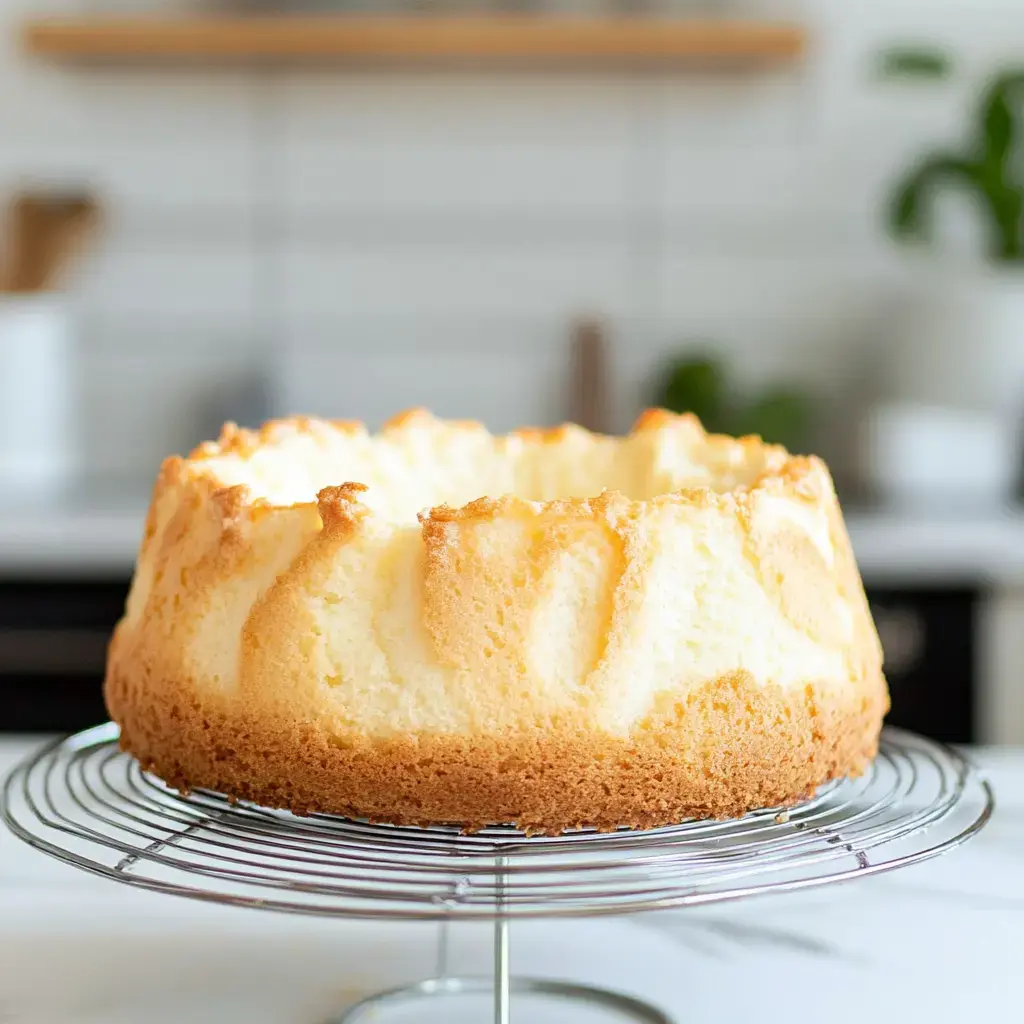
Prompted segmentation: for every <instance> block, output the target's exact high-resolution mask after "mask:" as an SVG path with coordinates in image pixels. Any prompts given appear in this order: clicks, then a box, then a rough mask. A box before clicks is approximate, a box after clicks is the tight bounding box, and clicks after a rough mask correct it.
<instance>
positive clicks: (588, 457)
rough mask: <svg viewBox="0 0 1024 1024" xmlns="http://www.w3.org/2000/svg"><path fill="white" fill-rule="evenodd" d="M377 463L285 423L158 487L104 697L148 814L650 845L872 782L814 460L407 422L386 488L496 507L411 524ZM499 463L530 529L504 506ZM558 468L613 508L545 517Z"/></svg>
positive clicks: (872, 722) (569, 506) (636, 437)
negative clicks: (713, 820)
mask: <svg viewBox="0 0 1024 1024" xmlns="http://www.w3.org/2000/svg"><path fill="white" fill-rule="evenodd" d="M375 443H377V442H375V441H373V440H372V439H369V438H368V436H367V435H366V432H365V431H364V430H362V428H361V427H360V426H359V425H354V424H330V423H325V422H322V421H315V420H292V421H282V422H278V423H272V424H269V425H267V426H266V427H265V428H263V430H261V431H260V432H259V433H258V434H256V433H251V432H245V431H238V430H235V429H231V428H229V429H226V430H225V432H224V434H223V435H222V437H221V440H220V442H219V443H217V444H211V445H204V446H202V447H201V448H200V449H198V450H197V451H196V452H194V453H193V454H192V455H191V456H190V457H189V458H188V459H181V458H171V459H168V460H167V461H166V462H165V464H164V466H163V468H162V470H161V473H160V476H159V478H158V480H157V484H156V487H155V490H154V494H153V501H152V504H151V508H150V513H149V516H148V518H147V522H146V530H145V536H144V539H143V543H142V548H141V551H140V555H139V561H138V566H137V569H136V574H135V579H134V582H133V586H132V591H131V594H130V597H129V600H128V606H127V609H126V613H125V616H124V618H123V619H122V621H121V623H120V624H119V625H118V628H117V630H116V632H115V635H114V638H113V641H112V643H111V648H110V653H109V658H108V667H107V676H106V682H105V696H106V701H107V706H108V709H109V711H110V714H111V717H112V718H113V719H114V720H115V721H116V722H117V723H119V725H120V727H121V742H122V746H123V747H124V748H125V749H126V750H128V751H130V752H131V753H132V754H134V755H135V756H136V757H137V758H138V759H139V761H140V762H141V763H142V764H143V765H144V766H146V767H147V768H148V769H150V770H152V771H153V772H155V773H156V774H157V775H159V776H160V777H161V778H163V779H164V780H166V781H167V782H168V783H170V784H171V785H173V786H177V787H181V788H204V789H211V790H216V791H219V792H223V793H225V794H228V795H230V796H234V797H237V798H240V799H245V800H250V801H254V802H257V803H261V804H264V805H267V806H273V807H282V808H287V809H290V810H293V811H297V812H300V813H302V812H314V811H319V812H325V813H334V814H341V815H346V816H352V817H365V818H371V819H375V820H381V821H388V822H394V823H402V824H409V823H412V824H426V823H430V822H445V823H456V824H461V825H463V826H465V827H467V828H478V827H481V826H484V825H487V824H491V823H496V822H513V823H515V824H517V825H519V826H520V827H522V828H524V829H527V830H530V831H537V832H541V831H547V832H551V831H557V830H560V829H563V828H569V827H574V826H578V825H589V826H594V827H598V828H602V829H611V828H616V827H619V826H623V825H626V826H631V827H636V828H650V827H654V826H658V825H665V824H670V823H674V822H678V821H680V820H683V819H685V818H691V817H729V816H734V815H739V814H742V813H744V812H746V811H748V810H751V809H755V808H761V807H772V806H777V805H783V804H787V803H791V802H793V801H796V800H799V799H802V798H804V797H806V796H808V795H810V794H811V793H812V792H813V790H814V789H815V788H816V787H817V786H819V785H821V784H822V783H824V782H826V781H829V780H832V779H836V778H840V777H843V776H847V775H852V774H857V773H859V772H861V771H863V770H864V768H865V767H866V765H867V764H868V762H869V761H870V759H871V758H872V757H873V756H874V754H875V752H876V750H877V744H878V737H879V732H880V729H881V723H882V719H883V717H884V715H885V713H886V711H887V710H888V691H887V688H886V683H885V679H884V677H883V674H882V659H881V650H880V646H879V644H878V638H877V634H876V632H875V629H874V625H873V623H872V621H871V616H870V611H869V609H868V605H867V601H866V598H865V596H864V591H863V587H862V584H861V581H860V576H859V574H858V572H857V568H856V564H855V562H854V559H853V554H852V551H851V549H850V544H849V539H848V537H847V535H846V530H845V527H844V525H843V521H842V516H841V513H840V510H839V506H838V502H837V500H836V497H835V493H834V490H833V488H832V484H831V480H830V478H829V476H828V471H827V469H826V468H825V466H824V464H823V463H821V462H820V461H819V460H817V459H814V458H804V457H794V456H789V455H788V453H786V452H785V451H784V450H782V449H778V448H774V447H772V446H766V445H762V444H761V443H760V442H759V441H758V440H757V439H753V438H745V439H742V440H739V441H734V440H732V439H727V438H715V437H709V436H708V435H705V434H704V432H703V431H702V429H701V428H700V425H699V424H698V423H696V421H695V420H693V418H692V417H676V416H672V415H671V414H668V413H664V412H661V411H653V412H650V413H648V414H646V415H645V416H644V417H642V418H641V421H640V423H639V424H638V426H637V427H636V428H635V430H634V432H633V434H632V435H631V436H630V438H628V439H626V440H625V441H621V442H620V441H619V440H616V439H607V438H598V437H596V436H594V435H589V434H587V433H586V432H583V431H580V430H579V428H560V429H558V430H554V431H544V432H528V431H523V432H520V433H518V434H516V435H512V436H511V437H510V438H507V439H500V438H491V437H490V435H487V434H486V432H485V431H483V430H482V428H480V427H479V426H478V425H473V424H443V423H441V422H440V421H436V420H433V419H431V418H429V417H425V416H424V414H422V413H412V414H408V415H406V416H403V417H399V418H397V419H396V420H395V421H394V423H393V424H392V425H391V426H390V427H388V428H385V434H384V440H383V441H382V442H381V444H383V445H384V446H385V447H386V451H385V456H386V458H384V459H383V460H382V461H383V462H384V463H385V464H386V465H388V466H389V467H392V468H391V469H389V472H391V473H394V472H396V470H395V469H394V467H395V466H398V467H399V468H398V470H397V473H398V475H399V479H400V481H401V482H403V483H404V482H405V481H406V480H407V478H408V479H412V478H415V477H416V474H417V473H420V471H421V469H422V466H423V465H424V461H423V460H424V459H425V458H428V455H425V454H424V453H425V452H427V453H429V452H430V451H433V450H435V449H436V450H437V451H441V452H442V453H443V457H440V456H439V458H441V461H440V462H438V463H437V466H435V467H434V468H433V469H431V468H430V467H429V466H428V470H427V471H424V472H423V473H422V476H423V480H426V481H427V483H430V484H431V486H433V484H434V482H436V480H437V479H440V478H444V473H448V474H451V475H452V477H453V479H455V480H456V484H457V483H458V480H460V479H461V481H462V483H461V485H459V486H461V487H462V490H461V491H460V490H459V489H458V486H456V485H455V484H453V485H451V486H455V489H456V493H458V494H466V493H468V494H477V495H479V494H480V490H477V489H475V488H477V487H478V486H480V487H483V486H485V485H484V484H481V483H480V482H479V481H480V474H486V473H488V472H489V473H491V476H490V477H488V480H489V481H490V484H489V485H488V486H490V485H493V486H494V487H495V488H496V489H494V490H492V491H491V494H495V495H497V496H496V497H480V498H476V499H462V500H460V501H459V502H457V503H454V504H453V506H452V507H449V506H448V505H447V504H445V503H444V501H443V500H437V501H434V502H431V503H428V507H426V508H425V509H422V508H421V509H420V511H419V515H418V516H417V514H416V506H413V505H411V504H410V501H411V500H412V499H415V498H416V497H417V496H418V492H416V493H414V492H413V491H410V492H409V493H408V494H407V495H405V496H403V497H402V499H401V501H398V502H397V504H396V503H394V502H392V504H388V503H387V502H388V500H389V496H388V495H387V494H386V493H384V495H383V499H384V504H381V503H380V502H381V500H382V499H381V492H382V490H383V491H385V492H386V481H385V482H384V483H382V478H381V477H380V476H379V474H377V473H376V468H375V466H374V464H373V462H372V460H370V461H367V459H368V457H367V452H370V453H372V452H373V451H374V450H375V449H373V447H372V445H373V444H375ZM530 446H535V447H534V448H531V447H530ZM536 446H539V447H540V448H541V449H543V451H541V455H542V456H543V458H539V459H538V458H537V451H536ZM524 453H525V454H524ZM550 453H554V454H553V455H551V457H550V458H549V454H550ZM552 458H553V459H554V462H552V461H551V459H552ZM360 459H362V460H363V461H362V462H360V461H359V460H360ZM502 459H504V460H505V462H504V463H503V462H502ZM515 459H521V460H522V459H525V462H524V463H523V465H525V467H526V470H525V472H527V478H528V479H527V483H526V485H525V487H526V491H527V493H528V494H530V495H531V496H532V499H533V500H530V499H527V498H522V497H514V496H511V494H510V493H509V491H507V490H502V489H501V488H502V487H504V486H505V484H506V483H508V482H509V481H510V480H512V476H509V475H505V476H502V473H504V472H505V469H502V468H501V467H502V466H505V467H506V469H507V468H508V466H511V465H512V462H513V461H514V460H515ZM531 459H532V460H533V461H532V462H531V461H530V460H531ZM260 460H262V461H260ZM303 460H306V461H303ZM331 460H334V461H331ZM444 460H447V461H444ZM474 460H475V461H474ZM545 460H547V461H545ZM558 460H561V461H560V462H559V461H558ZM335 465H338V466H341V467H342V468H341V469H340V470H338V472H339V473H345V472H347V470H348V468H350V467H351V466H353V465H358V466H359V467H361V469H360V471H361V472H366V474H367V476H366V477H365V479H368V480H370V481H371V483H370V484H369V485H368V484H366V483H362V482H353V481H351V478H350V477H349V478H346V477H345V476H344V475H342V476H340V478H339V477H337V476H335V477H334V478H333V482H331V477H330V473H333V472H335V469H334V468H333V467H335ZM552 465H554V466H555V469H557V471H558V473H560V474H561V477H560V478H559V479H556V480H555V483H554V484H552V479H554V477H553V476H552V473H553V470H552V468H551V467H552ZM296 466H298V470H295V467H296ZM495 466H498V470H495V469H494V467H495ZM580 466H583V467H584V468H586V467H588V466H589V467H590V468H589V469H587V472H588V473H591V474H592V475H593V476H594V477H595V478H596V477H601V476H602V474H611V475H612V477H613V478H614V480H615V481H617V484H616V486H617V487H618V488H620V489H613V488H610V489H608V490H606V491H603V492H602V491H601V490H600V488H598V490H596V491H590V492H588V491H583V492H582V493H590V494H591V495H592V496H591V497H582V498H581V497H565V496H564V495H566V494H569V495H572V494H578V493H581V492H580V491H579V490H578V488H579V487H586V486H589V485H590V483H592V481H591V480H590V478H588V477H587V474H586V473H584V474H583V475H582V476H581V475H580V470H579V467H580ZM268 467H269V468H268ZM310 467H312V469H311V468H310ZM437 467H441V469H443V470H444V473H442V472H441V469H438V468H437ZM594 467H597V468H596V469H595V468H594ZM680 467H682V468H680ZM293 470H295V473H297V477H296V479H298V480H299V484H298V485H294V488H293V482H289V481H290V479H291V478H290V477H289V478H288V479H285V476H282V473H283V472H284V471H287V474H293V475H295V474H294V473H293ZM508 472H509V473H511V472H512V471H511V470H509V471H508ZM516 472H518V470H517V471H516ZM460 473H461V474H462V475H461V477H460V476H459V474H460ZM261 474H262V475H261ZM275 474H277V475H276V476H275ZM287 474H285V475H287ZM303 474H306V475H305V476H303ZM325 474H326V475H325ZM375 474H376V475H375ZM555 476H557V474H555ZM445 479H447V478H445ZM516 479H518V478H516ZM702 481H710V482H702ZM723 481H724V482H723ZM513 482H514V481H513ZM422 483H423V481H422V480H421V484H422ZM300 485H301V486H300ZM423 486H426V485H425V484H424V485H423ZM261 488H262V490H261ZM292 489H294V493H295V494H296V495H298V496H297V497H295V498H291V499H289V498H288V495H290V494H291V493H293V490H292ZM626 489H629V491H630V493H624V491H625V490H626ZM431 493H433V492H431ZM314 494H315V495H316V500H313V499H312V495H314ZM375 501H376V502H377V504H374V502H375ZM410 508H411V509H413V511H411V512H410Z"/></svg>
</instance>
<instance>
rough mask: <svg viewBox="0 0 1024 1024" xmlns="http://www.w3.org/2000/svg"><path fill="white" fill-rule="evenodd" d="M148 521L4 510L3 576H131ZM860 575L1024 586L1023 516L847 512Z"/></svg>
mask: <svg viewBox="0 0 1024 1024" xmlns="http://www.w3.org/2000/svg"><path fill="white" fill-rule="evenodd" d="M145 514H146V500H145V495H144V494H143V493H141V492H139V493H132V492H130V491H129V492H127V493H120V494H118V495H116V496H115V497H113V498H108V499H106V500H104V501H98V500H96V499H95V498H94V497H90V496H89V495H86V496H85V497H83V498H82V499H81V500H80V501H77V502H76V501H73V500H68V501H66V502H58V503H53V504H50V505H48V506H47V507H45V508H44V507H39V506H33V505H20V506H19V505H2V504H0V572H12V571H19V572H28V573H30V574H39V575H45V574H47V573H52V572H69V571H71V570H79V571H92V572H97V571H99V572H113V573H116V572H121V573H128V572H129V571H130V570H131V567H132V565H133V564H134V561H135V555H136V551H137V548H138V543H139V539H140V538H141V536H142V526H143V521H144V519H145ZM846 520H847V526H848V528H849V532H850V537H851V540H852V543H853V547H854V551H855V553H856V555H857V560H858V562H859V564H860V567H861V571H862V573H863V574H864V575H865V576H866V577H868V578H869V580H870V581H872V582H876V581H877V582H886V581H889V580H895V581H897V582H900V583H906V582H914V581H918V580H920V581H927V580H939V581H942V582H946V583H950V582H966V583H978V582H981V583H987V582H993V583H1004V584H1012V585H1016V584H1020V583H1024V511H1021V510H1003V511H999V510H993V511H992V512H989V513H980V512H976V513H970V514H968V513H963V514H958V515H953V514H948V515H944V516H939V515H926V514H923V513H912V512H909V511H893V510H890V511H885V510H860V509H852V510H850V511H848V513H847V516H846Z"/></svg>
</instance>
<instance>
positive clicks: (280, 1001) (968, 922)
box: [0, 741, 1024, 1024]
mask: <svg viewBox="0 0 1024 1024" xmlns="http://www.w3.org/2000/svg"><path fill="white" fill-rule="evenodd" d="M26 749H27V744H26V743H25V742H20V743H16V742H14V741H6V742H0V774H2V773H3V772H5V771H6V769H7V768H8V767H10V765H11V764H12V763H13V762H14V760H15V759H16V758H17V757H18V756H20V755H21V754H22V753H23V752H24V751H25V750H26ZM976 759H977V760H978V761H979V762H980V763H981V765H982V766H983V768H984V769H985V770H986V771H987V772H988V774H989V776H990V777H991V779H992V781H993V783H994V785H995V787H996V790H997V796H998V801H999V806H998V810H997V813H996V816H995V818H994V820H993V821H992V823H991V824H990V825H989V827H988V828H987V829H986V830H985V831H984V832H983V833H982V834H981V836H980V837H978V838H977V839H976V840H974V841H972V842H971V843H969V844H968V845H967V846H966V847H964V848H962V849H960V850H958V851H955V852H953V853H950V854H948V855H946V856H944V857H941V858H939V859H937V860H934V861H931V862H928V863H926V864H922V865H919V866H917V867H913V868H908V869H905V870H903V871H900V872H896V873H893V874H890V875H886V876H882V877H878V878H873V879H866V880H862V881H858V882H853V883H849V884H847V885H844V886H838V887H832V888H826V889H820V890H816V891H813V892H809V893H804V894H800V895H789V896H775V897H765V898H761V899H758V900H754V901H750V902H747V903H736V904H732V905H729V906H723V907H720V908H708V909H700V910H686V911H679V912H660V913H654V914H647V915H637V916H634V917H629V918H616V919H590V920H584V921H576V922H573V921H551V922H541V923H536V922H522V923H514V924H513V925H512V929H511V934H512V943H513V946H512V965H513V970H514V971H515V972H518V973H526V974H530V973H532V974H540V975H548V976H560V977H564V978H569V979H575V980H584V981H592V982H596V983H599V984H604V985H608V986H612V987H615V988H618V989H620V990H623V991H627V992H634V993H636V994H638V995H641V996H644V997H646V998H648V999H651V1000H653V1001H655V1002H656V1003H658V1004H660V1005H661V1006H662V1007H663V1008H665V1009H666V1010H669V1011H671V1012H673V1013H675V1014H677V1015H678V1018H679V1021H680V1022H681V1024H683V1022H690V1021H693V1022H698V1021H700V1022H703V1021H712V1020H713V1021H720V1022H726V1024H728V1022H733V1021H736V1022H744V1024H746V1022H750V1021H758V1022H763V1024H775V1022H778V1024H821V1022H823V1021H824V1022H828V1024H864V1022H865V1021H872V1022H875V1024H890V1022H891V1024H895V1022H908V1024H909V1022H913V1024H917V1022H927V1024H964V1022H967V1021H970V1022H972V1024H985V1022H989V1021H991V1022H993V1024H995V1022H999V1024H1002V1022H1007V1021H1012V1020H1019V1019H1024V992H1022V991H1021V988H1020V984H1019V982H1018V980H1017V979H1018V978H1019V976H1020V974H1019V972H1020V965H1021V962H1022V960H1024V751H1020V752H1016V751H1006V752H997V751H984V752H979V753H978V754H977V756H976ZM436 937H437V927H436V926H435V925H427V924H409V925H406V924H387V925H383V924H373V923H366V922H338V921H317V920H307V919H303V918H290V917H282V916H279V915H275V914H261V913H258V912H256V911H251V910H230V909H225V908H219V907H215V906H205V905H202V904H196V903H191V902H189V901H185V900H176V899H173V898H170V897H162V896H159V895H155V894H148V893H144V892H139V891H136V890H132V889H129V888H127V887H120V886H117V885H115V884H112V883H109V882H106V881H104V880H101V879H96V878H93V877H91V876H88V875H84V874H80V873H78V872H76V871H74V870H73V869H71V868H68V867H65V866H63V865H60V864H58V863H56V862H52V861H50V860H48V859H47V858H45V857H43V856H41V855H39V854H36V853H35V852H34V851H32V850H31V849H29V848H28V847H26V846H23V845H22V844H20V843H18V842H17V841H16V840H14V839H13V837H11V836H9V835H7V834H0V1021H4V1022H5V1024H7V1022H18V1024H100V1022H115V1021H116V1022H118V1024H129V1022H131V1024H138V1022H139V1021H143V1020H145V1021H146V1022H147V1024H164V1022H166V1024H170V1022H172V1021H173V1022H180V1021H186V1020H187V1021H196V1022H207V1021H209V1022H214V1021H216V1022H220V1024H235V1022H237V1024H242V1022H243V1021H244V1022H246V1024H263V1022H266V1024H271V1022H273V1024H313V1022H316V1021H322V1020H323V1019H324V1018H325V1016H327V1015H328V1014H329V1013H330V1012H331V1011H336V1010H337V1009H339V1007H340V1006H342V1005H344V1003H345V1002H346V1001H348V1000H352V999H353V998H355V997H357V996H358V994H360V993H365V992H367V991H371V990H376V989H380V988H383V987H386V986H388V985H391V984H394V983H396V982H400V981H403V980H409V979H412V978H416V977H422V976H425V975H428V974H429V973H431V971H432V966H433V957H434V955H435V948H436ZM453 951H454V962H455V966H456V967H457V968H458V969H461V970H465V971H473V972H481V973H482V972H486V971H487V970H488V969H489V966H490V961H489V956H490V936H489V932H488V929H487V928H486V926H477V925H457V926H455V928H454V946H453ZM533 1009H534V1007H533V1006H532V1005H531V1006H530V1008H529V1020H530V1021H531V1022H533V1024H542V1022H544V1021H552V1022H553V1021H558V1022H559V1024H574V1022H575V1021H576V1020H579V1021H580V1022H581V1024H582V1021H583V1020H584V1019H587V1020H594V1019H595V1018H593V1017H589V1018H584V1017H582V1016H581V1017H578V1018H577V1017H576V1016H574V1015H572V1014H570V1013H568V1012H567V1011H566V1009H565V1008H564V1007H557V1008H556V1010H555V1011H553V1013H554V1015H553V1016H544V1015H543V1014H537V1015H534V1012H533ZM400 1019H403V1020H418V1021H421V1024H422V1022H423V1018H422V1017H418V1016H406V1017H403V1018H400ZM473 1019H475V1020H477V1021H483V1020H488V1019H489V1017H488V1016H487V1014H486V1011H480V1012H478V1013H477V1016H476V1017H475V1018H473ZM513 1019H514V1020H518V1021H519V1022H523V1021H524V1017H523V1016H518V1017H517V1016H516V1015H515V1012H514V1013H513ZM600 1019H602V1020H610V1019H611V1018H600ZM449 1024H455V1021H454V1020H453V1019H451V1018H449Z"/></svg>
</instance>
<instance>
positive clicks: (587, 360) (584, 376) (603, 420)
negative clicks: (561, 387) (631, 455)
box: [570, 319, 608, 434]
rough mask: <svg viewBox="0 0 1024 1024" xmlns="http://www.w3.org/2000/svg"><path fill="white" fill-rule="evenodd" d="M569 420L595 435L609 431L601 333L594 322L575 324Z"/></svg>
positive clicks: (603, 345)
mask: <svg viewBox="0 0 1024 1024" xmlns="http://www.w3.org/2000/svg"><path fill="white" fill-rule="evenodd" d="M571 381H572V395H571V411H570V418H571V419H572V422H573V423H578V424H579V425H580V426H581V427H586V428H587V430H592V431H594V433H597V434H604V433H607V432H608V411H607V380H606V366H605V340H604V332H603V330H602V329H601V325H600V323H599V322H598V321H597V320H594V319H584V320H580V321H579V323H577V324H576V326H575V328H574V330H573V338H572V375H571Z"/></svg>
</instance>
